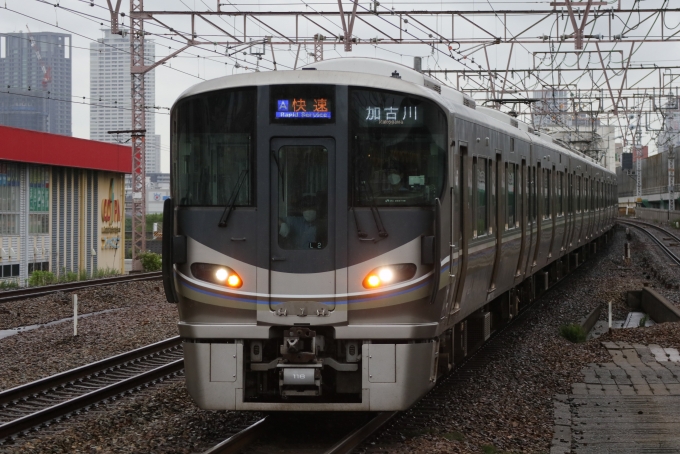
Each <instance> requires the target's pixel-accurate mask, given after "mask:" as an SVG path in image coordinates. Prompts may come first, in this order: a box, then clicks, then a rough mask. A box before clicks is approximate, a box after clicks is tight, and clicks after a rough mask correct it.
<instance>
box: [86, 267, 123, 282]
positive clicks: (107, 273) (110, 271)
mask: <svg viewBox="0 0 680 454" xmlns="http://www.w3.org/2000/svg"><path fill="white" fill-rule="evenodd" d="M119 275H120V271H118V270H117V269H114V268H109V267H108V266H107V267H106V268H98V269H97V271H95V272H94V273H93V274H92V276H90V279H101V278H103V277H113V276H119Z"/></svg>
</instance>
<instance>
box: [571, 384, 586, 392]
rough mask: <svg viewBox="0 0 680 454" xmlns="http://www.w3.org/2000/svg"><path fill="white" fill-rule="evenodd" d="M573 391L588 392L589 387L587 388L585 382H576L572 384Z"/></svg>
mask: <svg viewBox="0 0 680 454" xmlns="http://www.w3.org/2000/svg"><path fill="white" fill-rule="evenodd" d="M571 393H572V394H578V395H583V394H588V388H586V384H585V383H574V384H573V385H571Z"/></svg>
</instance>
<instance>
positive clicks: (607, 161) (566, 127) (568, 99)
mask: <svg viewBox="0 0 680 454" xmlns="http://www.w3.org/2000/svg"><path fill="white" fill-rule="evenodd" d="M533 97H534V98H536V99H538V100H539V101H537V102H535V103H534V104H533V105H532V108H531V109H532V110H531V111H532V118H533V124H534V127H535V128H536V129H538V130H540V131H543V132H547V133H548V134H550V135H551V136H552V137H554V138H555V139H558V140H560V141H562V142H564V143H565V144H567V145H568V146H569V147H571V148H572V149H575V150H578V151H580V152H581V153H583V154H585V155H587V156H590V157H592V158H593V159H595V160H597V162H599V163H600V164H601V165H603V166H604V167H606V168H607V169H609V170H611V171H614V170H615V169H616V166H617V165H621V164H620V161H619V160H617V154H616V148H615V146H616V144H615V140H614V137H615V128H614V126H611V125H606V124H602V123H601V122H600V120H599V119H598V118H597V115H596V113H595V112H584V111H581V110H578V111H574V105H575V103H576V104H578V103H577V98H575V97H574V94H573V93H571V92H568V91H565V90H536V91H534V92H533Z"/></svg>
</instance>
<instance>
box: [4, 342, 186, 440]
mask: <svg viewBox="0 0 680 454" xmlns="http://www.w3.org/2000/svg"><path fill="white" fill-rule="evenodd" d="M180 344H181V339H180V338H179V337H172V338H170V339H166V340H164V341H161V342H156V343H154V344H151V345H147V346H145V347H142V348H138V349H136V350H132V351H129V352H125V353H123V354H120V355H116V356H112V357H110V358H106V359H104V360H102V361H97V362H94V363H91V364H87V365H85V366H82V367H78V368H75V369H72V370H69V371H66V372H62V373H59V374H56V375H53V376H50V377H47V378H44V379H41V380H37V381H34V382H32V383H28V384H25V385H21V386H17V387H15V388H12V389H9V390H6V391H3V392H1V393H0V408H2V409H3V412H5V413H7V412H11V411H14V412H18V413H22V412H25V413H26V414H24V415H21V414H20V415H19V416H18V417H16V418H15V419H12V420H9V421H7V422H5V423H1V424H0V442H2V440H5V439H7V438H10V437H13V436H16V435H17V434H19V433H22V432H26V431H28V430H31V429H36V428H38V427H39V426H41V425H43V424H47V425H49V423H50V422H52V421H59V420H61V419H62V418H64V417H69V416H70V415H71V414H72V413H74V412H75V413H78V412H79V411H81V410H87V409H88V408H89V407H91V406H92V405H96V404H97V403H99V402H101V401H104V400H106V399H109V398H113V397H115V396H118V395H120V394H123V393H125V392H130V391H131V390H133V389H139V388H140V387H142V386H146V385H148V383H150V382H153V383H155V382H156V381H158V380H161V381H162V380H163V379H165V378H169V377H172V376H176V375H177V374H178V373H180V372H181V371H182V369H183V368H184V360H183V359H173V358H174V357H176V356H177V353H176V352H177V349H178V347H179V345H180ZM163 355H165V356H166V358H168V357H169V359H170V360H171V361H169V362H167V363H166V364H162V365H160V366H156V365H157V363H158V362H159V360H163ZM140 365H141V366H147V367H148V366H152V367H153V366H156V367H154V368H153V369H147V370H145V371H142V372H139V370H138V369H139V366H140ZM126 369H128V370H126ZM128 371H129V372H128ZM107 372H116V375H118V374H120V372H128V373H132V375H131V376H129V377H126V378H125V377H124V378H116V377H111V376H107ZM107 379H108V380H109V381H111V383H109V384H107V383H103V384H102V383H101V381H106V380H107ZM88 381H92V382H93V383H92V384H94V385H95V386H99V388H98V389H95V390H93V391H90V389H91V388H90V387H89V386H91V383H88ZM97 382H99V383H97ZM79 387H80V388H81V389H78V388H79ZM62 391H67V393H66V395H67V394H68V393H74V392H81V393H80V394H79V395H77V396H76V397H74V398H69V399H66V400H62V401H61V402H58V403H55V404H54V405H50V404H49V403H47V404H45V403H44V400H45V398H49V397H50V393H53V394H54V395H55V396H56V397H57V398H58V399H59V398H62V399H63V398H64V397H65V393H63V392H62ZM60 392H62V394H61V395H59V393H60ZM26 406H29V407H30V406H34V407H35V410H34V411H32V412H31V411H30V410H29V411H26ZM6 416H7V415H6Z"/></svg>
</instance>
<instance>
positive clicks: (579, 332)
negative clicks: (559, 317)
mask: <svg viewBox="0 0 680 454" xmlns="http://www.w3.org/2000/svg"><path fill="white" fill-rule="evenodd" d="M560 336H562V337H564V338H565V339H567V340H568V341H570V342H573V343H575V344H578V343H581V342H585V341H586V331H585V330H584V329H583V327H582V326H581V325H578V324H576V323H571V324H569V325H562V326H560Z"/></svg>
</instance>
